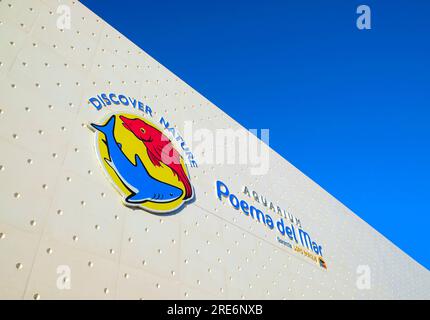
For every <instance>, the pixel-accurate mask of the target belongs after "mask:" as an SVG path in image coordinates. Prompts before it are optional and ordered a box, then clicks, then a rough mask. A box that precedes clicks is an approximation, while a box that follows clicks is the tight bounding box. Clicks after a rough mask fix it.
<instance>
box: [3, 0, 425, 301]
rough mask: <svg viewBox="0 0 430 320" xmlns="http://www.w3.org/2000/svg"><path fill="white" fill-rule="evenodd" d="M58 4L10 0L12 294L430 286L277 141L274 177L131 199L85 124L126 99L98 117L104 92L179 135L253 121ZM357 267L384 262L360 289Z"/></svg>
mask: <svg viewBox="0 0 430 320" xmlns="http://www.w3.org/2000/svg"><path fill="white" fill-rule="evenodd" d="M58 3H59V2H58V1H54V0H51V1H49V0H45V1H43V0H25V1H24V0H22V1H18V0H9V1H1V2H0V21H1V23H0V109H1V113H0V146H1V150H2V151H1V153H0V166H1V167H0V168H1V170H0V234H1V235H0V298H18V299H20V298H25V299H34V298H41V299H49V298H53V299H65V298H101V299H103V298H106V299H124V298H130V299H139V298H144V299H151V298H156V299H157V298H179V299H182V298H184V299H186V298H215V299H217V298H226V299H229V298H235V299H240V298H246V299H267V298H268V299H272V298H274V299H282V298H285V299H294V298H305V299H315V298H341V299H361V298H364V299H374V298H382V299H386V298H388V299H390V298H429V297H430V295H429V292H430V290H429V289H430V277H429V272H428V271H427V270H426V269H425V268H423V267H421V266H420V265H418V264H417V263H416V262H414V261H413V260H412V259H411V258H409V257H408V256H406V255H405V254H404V253H403V252H401V251H400V250H399V249H398V248H396V247H395V246H394V245H393V244H392V243H390V242H389V241H387V240H386V239H385V238H384V237H382V236H381V235H380V234H379V233H377V232H376V231H375V230H373V229H372V228H371V227H370V226H368V225H367V224H366V223H365V222H363V221H362V220H360V219H359V218H358V217H357V216H355V215H354V214H353V213H352V212H351V211H350V210H348V209H347V208H346V207H345V206H343V205H342V204H341V203H339V202H338V201H337V200H336V199H334V198H333V197H332V196H330V195H329V194H328V193H326V192H325V191H324V190H322V189H321V188H320V187H319V186H318V185H317V184H315V183H314V182H313V181H311V180H310V179H308V178H307V177H306V176H304V175H303V174H302V173H301V172H300V171H298V170H297V169H296V168H294V167H293V166H292V165H291V164H289V163H288V162H287V161H286V160H284V159H283V158H282V157H280V156H279V155H278V154H276V153H275V152H273V151H270V171H269V172H268V173H267V174H266V175H263V176H254V175H251V174H250V172H249V169H248V168H247V167H246V166H244V165H216V164H213V165H210V164H208V165H200V166H199V167H198V168H190V175H191V180H192V183H193V185H194V188H195V191H196V201H194V202H193V203H192V204H189V205H187V206H186V207H185V208H184V209H183V210H182V211H180V212H179V213H177V214H174V215H153V214H149V213H147V212H145V211H142V210H131V209H129V208H127V207H125V206H123V205H122V203H121V198H120V196H119V195H118V193H117V192H116V191H115V190H114V188H112V186H111V185H110V183H109V182H108V181H107V179H106V177H105V176H104V174H103V172H102V170H101V168H100V165H99V162H98V160H97V158H96V156H95V151H94V134H93V133H91V132H90V131H89V130H88V128H87V127H86V126H85V124H88V123H90V122H97V121H100V120H101V119H102V118H104V117H105V116H107V115H108V114H110V112H112V111H115V110H119V109H120V108H119V107H117V109H115V108H113V109H110V110H103V111H100V112H97V111H96V110H95V108H93V107H91V106H90V105H89V103H88V99H89V98H90V97H92V96H94V95H96V94H99V93H101V92H117V93H125V94H128V95H130V96H134V97H136V98H138V99H141V100H143V101H145V102H146V103H147V104H149V105H150V106H151V107H152V108H153V109H154V110H155V111H156V115H157V116H160V115H165V116H166V117H168V119H170V120H171V121H172V122H174V123H175V124H176V125H177V126H178V129H179V131H181V132H182V131H183V129H184V121H186V120H192V121H193V127H194V129H199V128H209V129H212V130H214V129H216V128H239V127H240V126H239V125H238V124H237V123H236V122H235V121H234V120H232V119H231V118H230V117H228V116H227V115H226V114H225V113H223V112H222V111H221V110H220V109H218V108H217V107H216V106H214V105H213V104H212V103H211V102H209V101H208V100H206V99H205V98H204V97H202V96H201V95H199V94H198V93H197V92H196V91H194V90H193V89H192V88H190V87H189V86H188V85H187V84H185V83H184V82H183V81H182V80H180V79H179V78H178V77H177V76H175V75H174V74H172V73H171V72H170V71H168V70H167V69H166V68H164V67H163V66H162V65H160V64H159V63H158V62H156V61H155V60H154V59H152V58H151V57H150V56H148V55H147V54H146V53H145V52H143V51H142V50H141V49H139V48H138V47H136V46H135V45H134V44H133V43H131V42H130V41H129V40H127V39H126V38H125V37H124V36H122V35H121V34H119V33H118V32H117V31H115V30H114V29H113V28H112V27H110V26H109V25H108V24H106V23H105V22H103V20H101V19H100V18H99V17H97V16H96V15H95V14H93V13H92V12H90V11H89V10H88V9H86V8H85V7H84V6H83V5H81V4H80V3H78V2H76V1H64V3H66V4H67V5H69V6H70V8H71V29H70V30H64V31H61V30H60V29H58V28H57V26H56V23H57V19H58V14H57V7H58ZM112 65H114V67H112ZM216 180H222V181H224V182H225V183H226V184H228V186H229V188H230V190H231V192H233V193H235V194H236V195H238V196H240V197H241V198H245V196H244V195H243V194H242V192H241V190H242V188H243V186H244V185H247V186H249V187H251V188H252V189H255V190H257V191H259V192H260V193H262V194H264V195H265V196H267V197H268V198H270V199H271V200H272V201H273V202H275V203H277V204H280V205H282V206H283V207H285V209H288V210H290V211H291V212H292V213H293V214H294V215H296V216H298V217H299V218H300V219H301V222H302V225H303V227H304V229H305V230H306V231H308V232H309V233H310V234H311V235H312V236H313V237H315V238H316V239H318V241H319V242H321V243H322V245H323V247H324V258H325V260H326V262H327V265H328V269H327V270H324V269H323V268H321V267H319V266H318V265H316V264H314V263H312V262H311V261H310V260H309V259H307V258H304V257H301V256H300V254H297V253H295V252H293V251H292V250H290V249H289V248H286V247H284V246H282V245H280V244H278V243H277V241H276V232H274V231H269V230H267V229H266V228H264V227H262V226H261V225H260V224H258V223H256V222H255V221H252V220H251V219H250V218H249V217H246V216H244V215H243V214H240V213H238V212H237V211H235V210H234V209H232V208H231V206H229V205H228V204H222V203H221V202H220V201H219V200H218V199H217V197H216V195H215V181H216ZM248 202H249V203H250V204H254V205H256V204H255V202H253V201H252V200H250V199H248ZM260 208H261V209H264V208H263V207H261V206H260ZM266 211H267V210H266ZM272 216H275V215H274V214H272ZM96 225H97V226H99V227H98V228H96ZM160 252H161V253H160ZM143 261H145V264H144V263H143ZM359 265H366V266H369V267H370V270H371V289H370V290H359V289H358V288H357V286H356V281H357V272H356V271H357V267H358V266H359ZM58 266H67V267H69V268H70V271H71V275H70V279H69V280H70V285H71V287H70V289H69V290H60V289H58V286H57V280H58V277H59V275H58V274H57V268H58Z"/></svg>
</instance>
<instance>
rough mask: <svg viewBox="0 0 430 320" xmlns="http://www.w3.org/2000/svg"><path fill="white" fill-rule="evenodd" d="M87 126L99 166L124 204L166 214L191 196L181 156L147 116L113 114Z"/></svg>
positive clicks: (192, 191) (191, 191) (190, 188)
mask: <svg viewBox="0 0 430 320" xmlns="http://www.w3.org/2000/svg"><path fill="white" fill-rule="evenodd" d="M91 128H92V129H93V130H94V131H95V132H96V149H97V151H98V155H99V160H100V162H101V165H102V166H103V168H104V171H105V173H106V174H107V176H108V178H109V179H110V180H111V182H112V183H113V184H114V186H115V187H116V189H117V190H118V191H119V192H120V193H121V195H122V196H123V201H124V204H125V205H127V206H133V207H140V208H142V209H145V210H147V211H150V212H155V213H168V212H172V211H175V210H177V209H179V208H181V206H182V205H183V204H184V203H185V202H187V201H189V200H191V199H192V198H193V197H194V190H193V187H192V185H191V183H190V179H189V176H188V171H187V167H186V165H185V163H184V160H183V158H182V156H181V155H180V154H179V152H178V151H177V150H176V149H175V147H174V146H173V144H172V142H171V141H170V140H169V139H168V138H167V136H166V135H164V134H163V133H162V132H161V131H160V130H159V129H158V128H157V127H156V126H155V125H153V124H151V123H150V122H149V121H148V120H147V119H144V118H141V117H139V116H136V115H133V114H114V115H111V116H110V117H109V119H108V120H107V121H105V122H104V123H102V124H94V123H92V124H91Z"/></svg>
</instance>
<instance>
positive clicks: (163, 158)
mask: <svg viewBox="0 0 430 320" xmlns="http://www.w3.org/2000/svg"><path fill="white" fill-rule="evenodd" d="M119 118H120V119H121V120H122V124H123V126H124V127H125V128H126V129H128V130H130V131H131V132H132V133H133V134H134V135H135V136H136V137H137V138H138V139H139V140H141V141H142V142H143V143H144V144H145V146H146V150H147V152H148V156H149V159H150V160H151V162H152V164H153V165H154V166H157V167H159V166H161V163H164V164H165V165H166V166H168V167H169V168H170V169H171V170H172V172H173V173H174V175H175V176H177V177H178V179H179V181H181V182H182V183H183V185H184V187H185V197H184V200H186V199H189V198H191V197H192V196H193V188H192V186H191V183H190V179H189V178H188V175H187V174H186V173H185V171H184V168H183V166H182V164H181V161H180V160H181V158H182V157H181V155H180V154H179V153H178V152H177V151H176V150H175V148H174V147H173V145H172V143H171V142H170V140H169V139H168V138H167V137H166V136H165V135H164V134H163V133H162V132H161V131H160V130H158V129H156V128H154V127H153V126H151V125H149V124H147V123H146V122H144V121H143V120H141V119H130V118H127V117H125V116H119Z"/></svg>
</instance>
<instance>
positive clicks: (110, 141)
mask: <svg viewBox="0 0 430 320" xmlns="http://www.w3.org/2000/svg"><path fill="white" fill-rule="evenodd" d="M91 126H92V127H93V128H94V129H96V130H98V131H100V132H101V133H103V134H104V135H105V139H103V142H104V143H105V144H106V145H107V147H108V152H109V158H110V159H106V158H105V159H104V161H106V163H107V164H108V165H109V166H110V167H111V168H112V169H113V170H114V171H115V173H116V174H117V175H118V177H119V178H120V179H121V181H122V182H123V183H124V185H125V186H126V187H127V188H128V189H129V190H130V192H131V194H130V195H129V196H128V197H127V198H126V199H125V201H126V202H127V203H130V204H138V203H143V202H146V201H153V202H171V201H174V200H176V199H179V197H181V196H182V193H183V191H182V190H181V189H180V188H177V187H175V186H172V185H170V184H167V183H164V182H161V181H158V180H156V179H154V178H153V177H151V176H150V174H149V172H148V170H146V167H145V165H144V164H143V163H142V159H140V158H139V156H138V155H137V154H136V155H135V156H134V158H135V164H134V163H132V162H131V161H130V160H129V159H128V158H127V156H126V155H125V154H124V152H123V151H122V146H121V144H120V143H118V142H117V141H116V139H115V136H114V128H115V116H114V115H113V116H111V117H110V118H109V120H108V122H107V123H106V124H105V125H98V124H94V123H92V124H91Z"/></svg>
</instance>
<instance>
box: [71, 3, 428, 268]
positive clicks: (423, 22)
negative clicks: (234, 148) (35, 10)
mask: <svg viewBox="0 0 430 320" xmlns="http://www.w3.org/2000/svg"><path fill="white" fill-rule="evenodd" d="M81 2H82V3H84V4H85V5H86V6H88V7H89V8H90V9H92V10H93V11H94V12H95V13H97V14H98V15H100V16H101V17H102V18H103V19H104V20H106V21H107V22H108V23H110V24H111V25H112V26H114V27H115V28H116V29H118V30H119V31H120V32H121V33H123V34H124V35H125V36H127V37H128V38H129V39H130V40H132V41H133V42H135V43H136V44H137V45H138V46H139V47H141V48H142V49H144V50H145V51H146V52H148V53H149V54H150V55H152V56H153V57H154V58H155V59H157V60H158V61H159V62H161V63H162V64H163V65H165V66H166V67H167V68H169V69H170V70H171V71H173V72H174V73H175V74H177V75H178V76H179V77H180V78H182V79H183V80H185V81H186V82H187V83H189V84H190V85H191V86H192V87H194V88H195V89H196V90H197V91H199V92H200V93H201V94H203V95H204V96H205V97H207V98H208V99H209V100H211V101H212V102H214V103H215V104H216V105H217V106H219V107H220V108H221V109H223V110H224V111H226V112H227V113H228V114H230V115H231V116H232V117H233V118H235V119H236V120H237V121H238V122H240V123H241V124H242V125H243V126H245V127H247V128H269V129H270V145H271V146H272V148H273V149H275V150H276V151H277V152H279V153H280V154H281V155H282V156H284V157H285V158H286V159H288V160H289V161H290V162H291V163H292V164H294V165H295V166H296V167H298V168H299V169H300V170H301V171H303V172H304V173H305V174H307V175H308V176H309V177H310V178H312V179H313V180H314V181H316V182H317V183H318V184H319V185H321V186H322V187H323V188H324V189H326V190H327V191H328V192H330V193H331V194H332V195H334V196H335V197H336V198H338V199H339V200H340V201H342V202H343V203H344V204H345V205H346V206H348V207H349V208H351V209H352V210H353V211H354V212H355V213H356V214H358V215H359V216H360V217H361V218H363V219H364V220H366V221H367V222H368V223H369V224H371V225H372V226H373V227H374V228H375V229H377V230H378V231H379V232H381V233H382V234H384V235H385V236H386V237H387V238H388V239H390V240H391V241H392V242H394V243H395V244H396V245H397V246H398V247H400V248H401V249H402V250H404V251H405V252H406V253H408V254H409V255H410V256H412V257H413V258H414V259H415V260H417V261H418V262H419V263H421V264H422V265H424V266H425V267H426V268H427V269H429V268H430V249H429V247H428V232H427V228H428V227H429V226H430V206H429V203H428V201H429V199H430V187H429V178H430V170H429V164H430V125H429V120H430V19H429V17H428V16H429V12H430V2H429V1H419V0H413V1H406V0H402V1H395V0H393V1H363V2H358V1H349V0H339V1H336V0H333V1H318V0H314V1H310V0H300V1H287V0H280V1H273V0H265V1H250V0H247V1H242V0H238V1H223V0H217V1H203V0H182V1H177V0H172V1H169V0H166V1H148V0H143V1H132V0H122V1H120V2H118V1H100V0H82V1H81ZM360 4H367V5H369V6H370V8H371V10H372V29H371V30H365V31H360V30H358V29H357V28H356V24H355V22H356V18H357V16H358V15H357V14H356V8H357V6H358V5H360ZM72 14H73V13H72ZM72 19H73V15H72ZM72 22H73V20H72Z"/></svg>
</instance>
